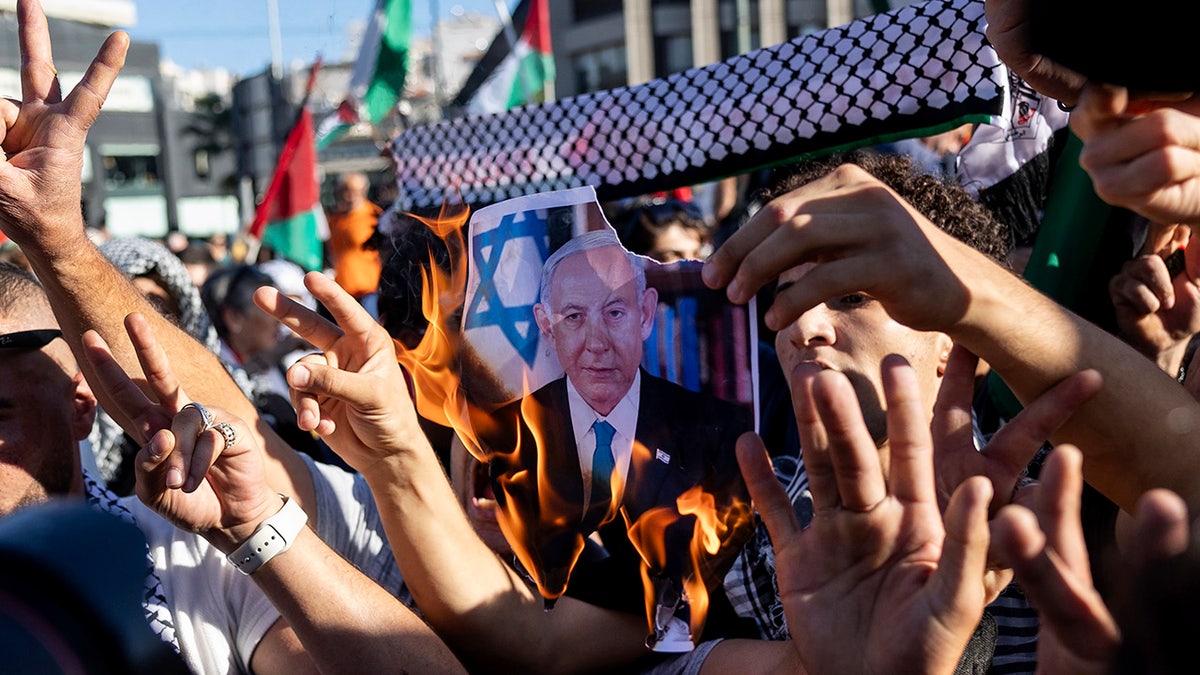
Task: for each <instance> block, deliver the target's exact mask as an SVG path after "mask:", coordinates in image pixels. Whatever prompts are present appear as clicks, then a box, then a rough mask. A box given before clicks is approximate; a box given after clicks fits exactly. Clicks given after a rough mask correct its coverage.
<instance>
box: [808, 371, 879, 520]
mask: <svg viewBox="0 0 1200 675" xmlns="http://www.w3.org/2000/svg"><path fill="white" fill-rule="evenodd" d="M813 399H814V401H815V402H816V406H817V413H818V414H819V415H820V416H821V420H822V422H823V423H824V425H825V429H826V430H827V432H828V434H829V454H830V458H831V460H832V462H833V469H834V475H835V477H836V481H837V489H838V496H839V501H840V502H841V505H842V508H844V509H849V510H851V511H856V512H861V513H865V512H868V511H871V510H872V509H874V508H875V507H876V506H878V505H879V504H880V503H881V502H883V500H884V498H885V497H887V485H886V483H885V482H884V479H883V470H882V468H881V466H880V462H879V450H878V448H876V447H875V442H874V441H873V440H872V438H871V434H870V433H869V432H868V431H867V428H866V425H865V424H864V423H863V418H862V412H861V410H860V408H859V405H858V397H857V396H856V395H855V394H854V389H853V387H851V385H850V381H849V380H847V379H846V376H845V375H842V374H841V373H835V372H833V371H823V372H821V373H818V374H817V376H816V378H815V379H814V380H813ZM806 453H807V449H806ZM807 457H808V455H807V454H806V455H805V461H806V464H807ZM814 495H815V490H814ZM814 499H815V496H814Z"/></svg>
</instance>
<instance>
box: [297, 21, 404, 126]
mask: <svg viewBox="0 0 1200 675" xmlns="http://www.w3.org/2000/svg"><path fill="white" fill-rule="evenodd" d="M411 37H412V4H411V2H410V0H376V3H375V9H374V10H373V11H372V13H371V19H370V21H369V22H368V24H367V31H366V33H365V34H364V35H363V43H362V48H361V49H360V50H359V52H358V60H357V61H356V62H355V64H354V72H353V73H352V74H351V76H350V91H349V93H347V95H346V98H345V99H343V100H342V104H341V105H339V106H338V109H337V112H336V113H334V114H333V115H331V116H329V117H327V118H325V119H324V120H322V122H321V128H320V131H319V133H318V134H317V148H318V149H321V148H324V147H325V146H327V145H329V144H330V143H332V142H333V141H334V140H336V139H337V137H338V136H340V135H342V134H343V133H345V132H346V131H347V130H348V129H349V128H350V127H352V126H354V125H355V124H357V123H358V122H359V121H362V120H366V121H368V122H370V123H371V124H378V123H379V122H380V121H381V120H383V118H385V117H387V115H388V113H390V112H391V111H392V110H393V109H394V108H395V107H396V102H397V101H399V100H400V95H401V94H403V93H404V78H405V76H406V75H407V74H408V43H409V40H410V39H411Z"/></svg>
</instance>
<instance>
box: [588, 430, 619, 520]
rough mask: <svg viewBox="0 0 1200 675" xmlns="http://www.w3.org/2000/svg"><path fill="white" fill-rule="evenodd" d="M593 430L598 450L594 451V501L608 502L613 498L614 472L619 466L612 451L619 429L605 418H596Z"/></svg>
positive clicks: (596, 502) (595, 502) (597, 502)
mask: <svg viewBox="0 0 1200 675" xmlns="http://www.w3.org/2000/svg"><path fill="white" fill-rule="evenodd" d="M592 431H594V432H596V451H595V452H593V453H592V503H593V504H600V503H604V504H607V503H608V501H609V500H611V499H612V474H613V469H614V468H616V466H617V460H616V458H615V457H613V451H612V439H613V435H614V434H616V433H617V430H616V429H614V428H613V425H611V424H609V423H608V422H605V421H604V420H596V423H595V424H593V425H592Z"/></svg>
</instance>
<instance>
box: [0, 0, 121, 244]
mask: <svg viewBox="0 0 1200 675" xmlns="http://www.w3.org/2000/svg"><path fill="white" fill-rule="evenodd" d="M17 21H18V24H19V37H20V43H21V45H20V46H21V100H20V102H17V101H13V100H9V99H0V120H3V126H2V128H0V147H2V148H3V150H4V154H5V157H3V158H0V229H2V230H3V231H4V233H5V234H7V235H8V236H9V237H10V238H11V239H13V241H15V242H17V243H18V244H21V245H24V244H26V243H27V242H30V241H33V240H43V241H44V240H46V239H47V238H57V237H58V236H59V235H60V233H61V232H62V228H68V227H69V228H71V229H72V230H75V231H79V232H82V227H81V216H80V211H79V202H80V191H81V186H80V180H79V176H80V173H81V171H82V169H83V153H84V140H85V138H86V137H87V130H88V127H90V126H91V125H92V122H94V121H95V120H96V116H97V115H98V114H99V113H100V105H101V104H102V103H103V102H104V98H105V97H106V96H107V95H108V91H109V89H110V88H111V87H112V83H113V81H114V80H115V79H116V77H117V73H118V72H119V71H120V70H121V67H122V66H123V65H124V63H125V51H126V49H127V48H128V46H129V36H128V35H126V34H125V33H121V32H117V33H113V34H112V35H110V36H109V37H108V39H107V40H105V41H104V44H103V45H102V46H101V47H100V51H99V53H98V54H97V55H96V58H95V59H94V60H93V61H92V64H91V66H89V67H88V70H87V72H86V73H85V74H84V76H83V79H82V80H81V81H80V83H79V84H78V85H76V87H75V88H74V89H73V90H71V92H70V93H69V94H68V95H67V96H66V98H63V96H62V91H61V90H60V88H59V83H58V77H57V74H58V71H56V70H55V68H54V60H53V58H52V56H51V54H50V32H49V29H48V28H47V24H46V17H45V15H44V14H43V12H42V8H41V5H40V4H39V3H38V2H37V0H19V1H18V2H17Z"/></svg>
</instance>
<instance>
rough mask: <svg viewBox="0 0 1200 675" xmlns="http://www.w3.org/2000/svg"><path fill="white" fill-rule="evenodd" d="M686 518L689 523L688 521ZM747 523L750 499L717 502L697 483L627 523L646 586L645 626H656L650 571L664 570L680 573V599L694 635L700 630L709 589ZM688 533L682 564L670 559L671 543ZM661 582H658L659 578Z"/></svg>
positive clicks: (655, 592)
mask: <svg viewBox="0 0 1200 675" xmlns="http://www.w3.org/2000/svg"><path fill="white" fill-rule="evenodd" d="M689 522H690V523H691V527H690V529H686V530H685V529H684V528H687V527H688V525H687V523H689ZM750 523H751V510H750V504H749V502H747V501H745V500H742V499H736V498H735V499H733V500H731V501H730V502H729V503H727V504H718V503H717V499H716V497H715V496H714V495H713V494H712V493H710V492H707V491H705V489H704V488H703V487H702V486H699V485H696V486H693V487H691V488H689V489H688V490H686V491H685V492H684V493H683V494H681V495H679V498H678V499H676V500H675V504H674V505H663V506H660V507H657V508H655V509H651V510H650V511H647V512H646V513H644V514H642V516H641V518H638V519H637V521H635V522H633V523H631V524H630V526H629V540H630V541H631V542H632V543H633V545H634V548H636V549H637V551H638V554H639V555H641V556H642V561H643V564H642V582H643V585H644V587H645V592H646V594H645V598H646V617H647V620H648V623H649V628H650V632H651V633H652V634H653V633H654V632H655V630H656V628H658V629H661V628H662V627H663V626H662V625H656V623H657V624H661V623H662V617H660V616H657V615H658V614H659V608H658V606H657V605H658V603H659V597H658V589H656V587H655V583H654V577H655V576H661V575H662V574H663V573H664V572H667V573H673V574H679V578H680V579H681V580H682V583H683V588H682V589H679V590H680V591H682V593H683V600H684V601H685V602H686V603H687V605H688V609H689V614H688V617H689V627H690V629H691V633H692V636H693V637H699V636H700V634H701V633H702V632H703V630H704V621H705V619H706V618H707V616H708V606H709V589H710V588H712V587H714V586H716V585H718V584H720V583H721V582H722V581H723V577H724V572H725V571H726V570H727V569H728V565H726V564H723V563H724V562H730V561H732V557H733V555H735V554H736V552H737V550H738V549H740V545H741V543H742V541H743V540H744V536H743V535H744V534H747V533H748V529H747V528H748V527H749V525H750ZM685 535H686V536H687V537H688V538H689V539H690V544H689V546H688V551H689V557H688V559H687V560H686V561H685V564H684V566H683V567H682V569H672V567H678V563H673V562H672V561H671V559H670V557H671V556H670V553H669V548H670V544H671V543H675V542H678V541H680V540H681V539H683V538H684V536H685ZM660 585H661V582H660Z"/></svg>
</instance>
